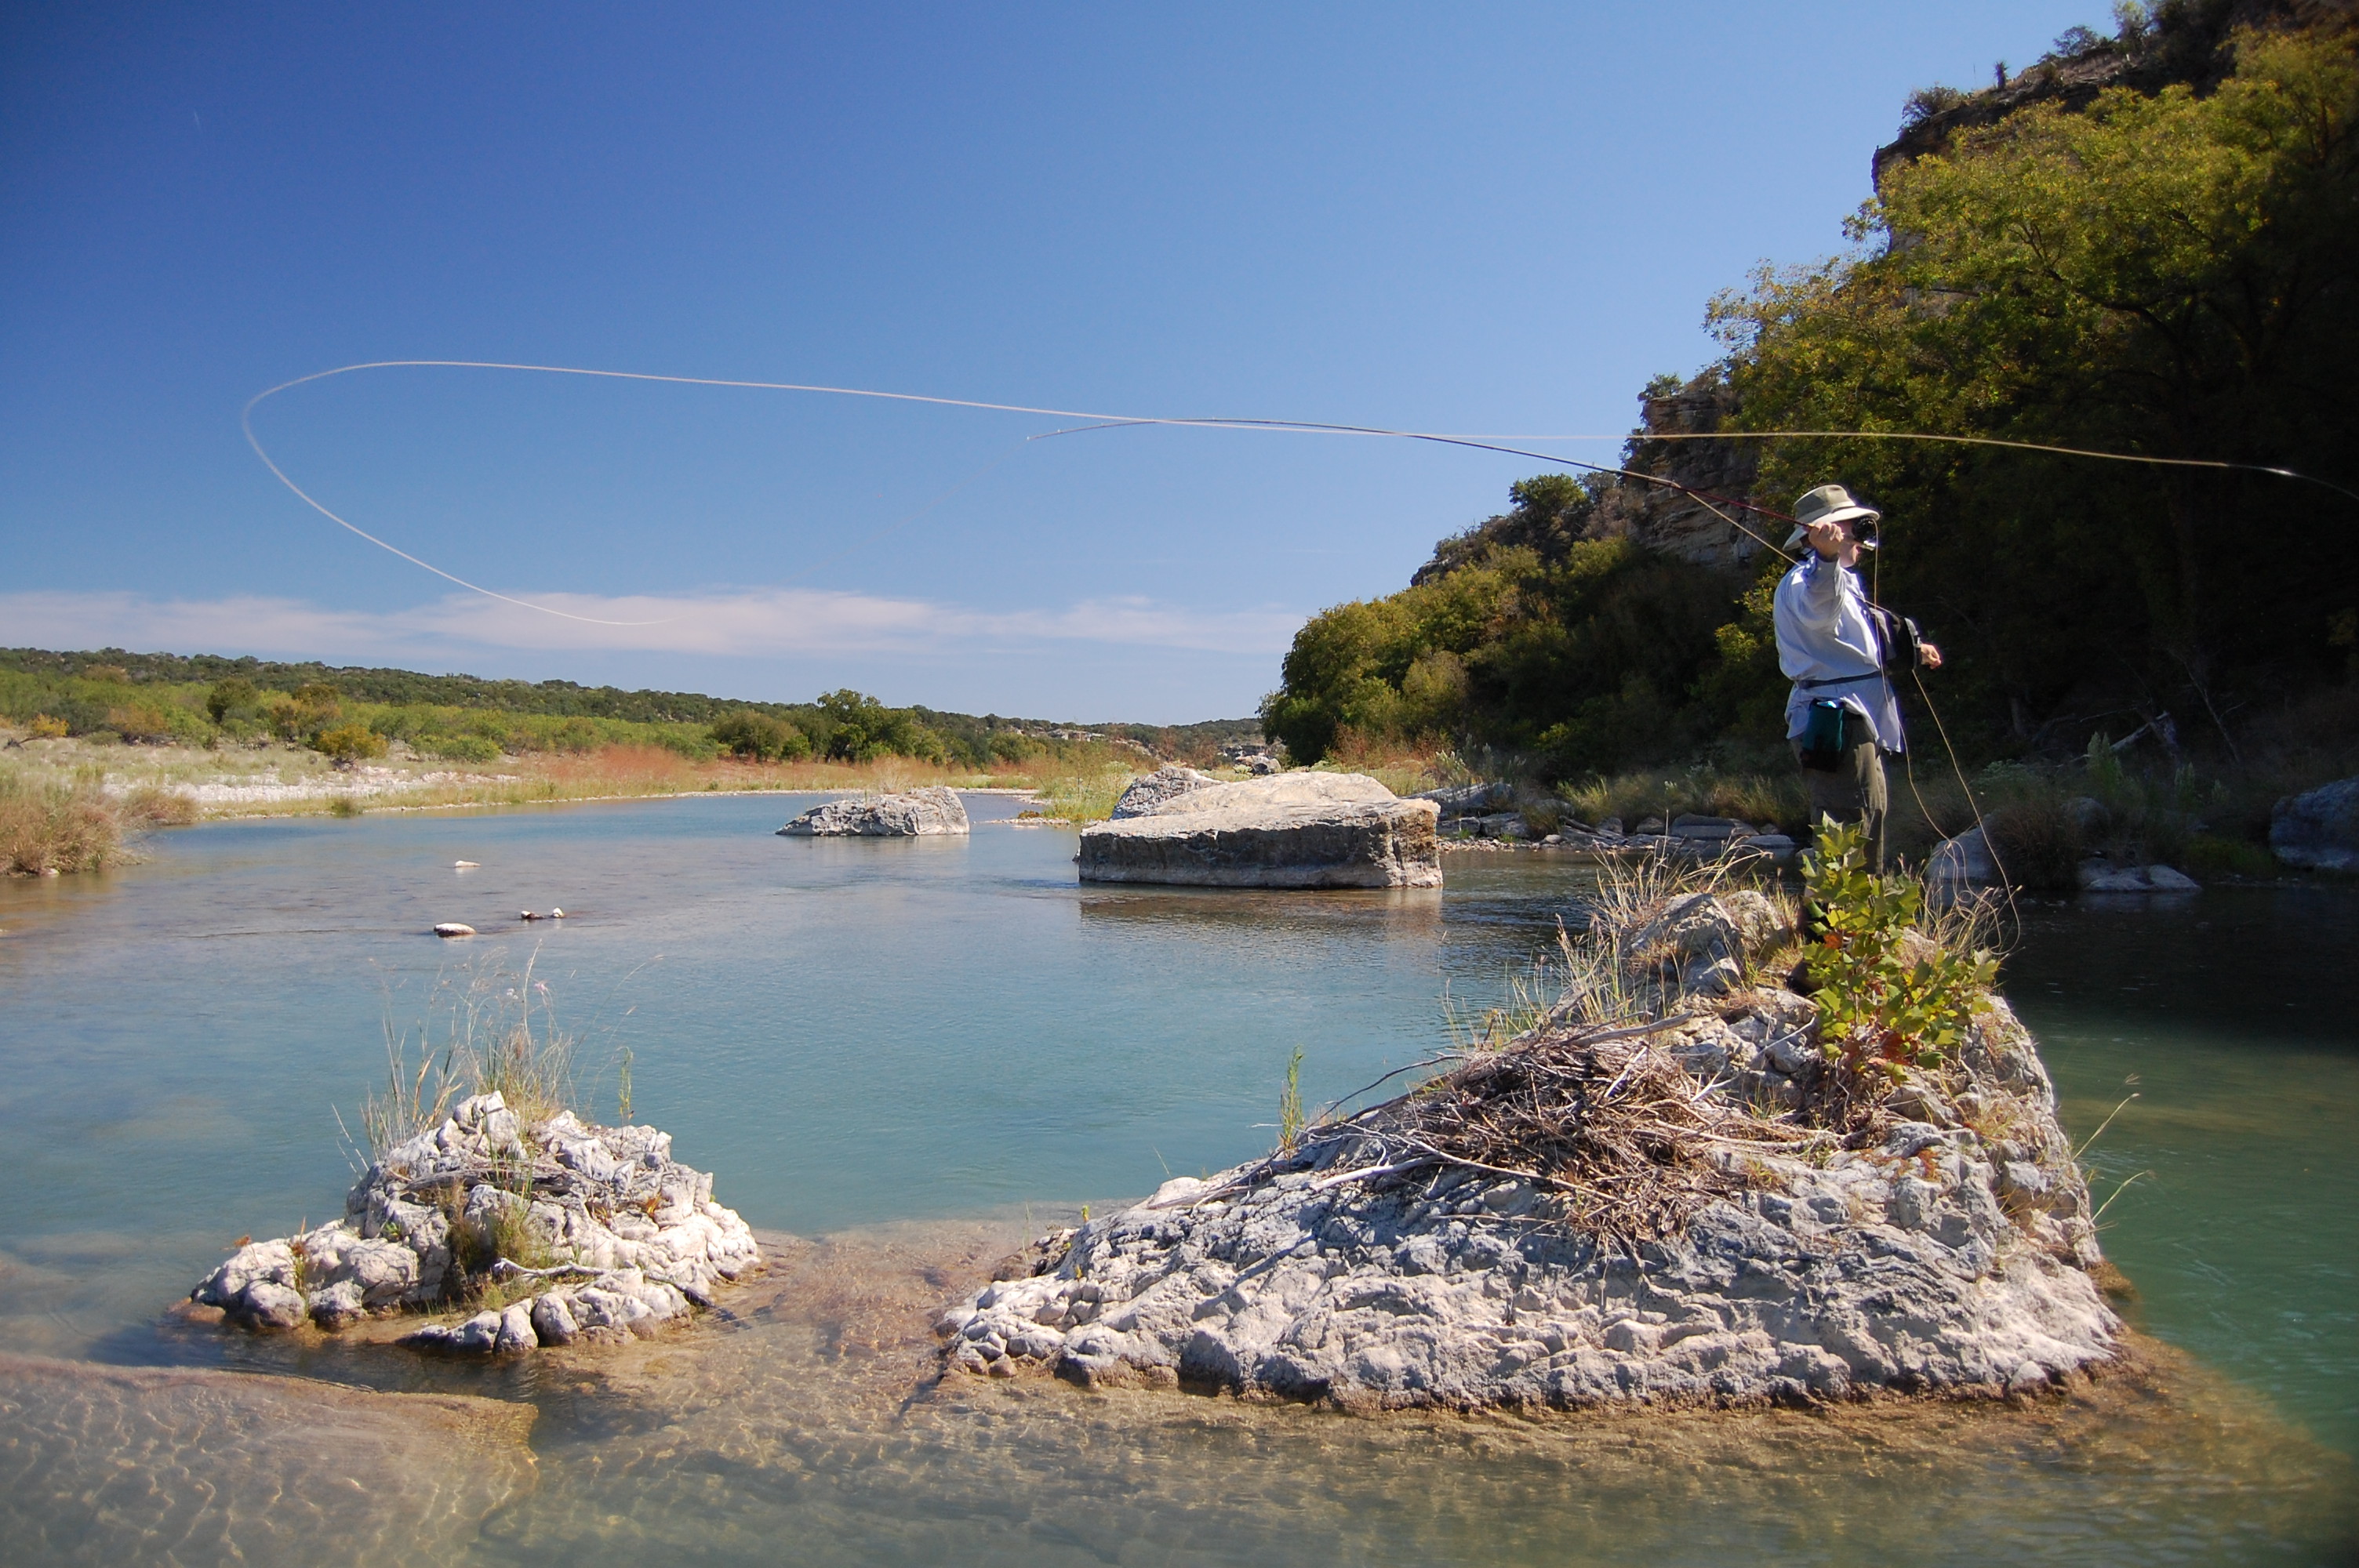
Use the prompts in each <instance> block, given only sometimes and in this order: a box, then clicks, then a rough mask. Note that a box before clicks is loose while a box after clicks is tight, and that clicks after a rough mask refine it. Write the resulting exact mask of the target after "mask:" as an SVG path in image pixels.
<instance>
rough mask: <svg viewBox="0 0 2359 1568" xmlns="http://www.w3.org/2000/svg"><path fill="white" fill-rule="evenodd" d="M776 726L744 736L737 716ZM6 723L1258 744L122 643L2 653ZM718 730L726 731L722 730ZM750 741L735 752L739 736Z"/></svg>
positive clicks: (1243, 731)
mask: <svg viewBox="0 0 2359 1568" xmlns="http://www.w3.org/2000/svg"><path fill="white" fill-rule="evenodd" d="M749 715H750V716H757V717H758V718H760V719H767V720H771V721H773V722H772V723H771V724H769V725H766V726H762V725H756V726H752V727H750V728H749V727H748V726H747V725H746V724H745V719H746V717H747V716H749ZM0 717H5V719H9V720H10V721H12V722H14V723H16V724H17V725H20V726H29V725H33V724H35V723H36V721H37V720H40V721H46V723H47V725H48V726H49V727H52V728H56V729H59V730H61V731H62V732H65V733H72V734H95V733H100V732H103V731H108V732H113V733H115V734H117V735H120V736H122V737H123V738H124V739H126V740H132V741H165V740H179V741H190V742H198V743H201V742H203V741H209V740H211V739H213V738H214V737H215V736H216V735H222V734H226V735H231V736H236V735H241V734H245V733H249V732H251V733H264V732H269V731H272V730H276V731H277V733H279V734H280V735H281V737H282V738H284V739H288V740H303V739H307V738H313V739H315V738H316V736H317V735H318V734H320V733H322V732H325V731H327V730H333V729H335V728H337V727H338V726H339V725H340V724H342V723H357V724H359V725H361V726H362V727H363V728H364V729H367V730H371V731H372V732H374V733H376V734H378V735H379V736H381V737H382V738H383V739H386V740H400V741H410V742H412V743H414V744H417V745H419V749H421V750H425V751H429V752H432V751H441V752H446V753H447V754H450V755H453V756H467V755H469V754H471V752H480V751H481V750H483V749H484V747H486V746H492V747H497V748H499V749H503V750H506V751H510V752H517V751H543V750H581V749H582V748H583V747H584V746H587V745H594V744H598V743H603V742H613V741H647V742H651V743H654V744H658V745H663V746H667V747H669V748H670V749H672V750H675V751H679V752H683V753H686V754H690V755H699V754H701V755H712V754H716V753H717V752H721V751H725V750H729V749H732V747H733V745H735V746H736V747H737V748H738V749H743V748H744V747H745V746H746V745H749V744H751V745H756V746H763V747H767V748H772V749H778V750H782V751H783V754H788V755H799V754H803V752H805V751H817V752H821V753H829V752H831V750H832V748H840V749H842V750H843V751H844V752H847V753H849V752H860V751H863V750H864V751H866V752H867V753H868V754H872V755H873V754H877V753H879V752H897V753H901V754H907V755H915V756H928V755H936V754H939V755H940V756H942V757H943V758H944V759H945V760H957V761H960V762H968V763H970V764H972V765H975V766H979V767H983V766H989V765H991V763H992V762H994V761H1008V760H1011V758H1013V757H1015V756H1016V755H1018V754H1021V753H1022V752H1025V751H1027V749H1037V748H1038V747H1039V746H1046V745H1055V744H1060V743H1068V742H1092V741H1128V742H1130V743H1133V744H1136V745H1137V746H1140V747H1144V748H1145V749H1147V751H1150V752H1154V753H1155V754H1156V755H1158V756H1161V757H1210V756H1213V755H1217V754H1218V752H1220V750H1221V748H1222V747H1223V746H1230V745H1236V744H1240V743H1249V742H1258V741H1259V740H1260V738H1261V723H1260V720H1258V719H1207V720H1204V721H1202V722H1201V723H1196V724H1181V725H1156V724H1136V723H1127V722H1111V723H1095V724H1084V723H1078V722H1075V721H1072V720H1057V719H1016V718H1006V717H1003V716H1001V715H999V714H995V713H991V714H983V715H980V716H977V715H974V714H969V713H951V712H946V711H943V710H940V709H938V708H923V707H910V708H887V707H886V706H885V705H884V704H882V703H880V702H878V701H877V700H876V699H875V698H874V697H866V696H864V695H863V694H861V693H859V692H853V691H840V692H830V693H826V694H823V695H822V696H821V697H818V698H816V699H814V700H812V701H810V702H762V701H756V700H751V699H745V698H736V697H709V696H706V695H704V694H703V693H701V692H682V691H649V690H639V691H625V690H624V689H622V688H621V687H611V686H600V687H585V686H580V685H577V684H575V683H574V682H572V681H562V680H549V681H516V680H486V679H484V678H483V677H481V676H470V675H426V674H422V673H420V672H419V671H416V670H402V669H388V668H384V667H379V666H362V665H325V664H320V663H317V662H305V663H294V664H290V663H282V662H279V661H276V660H270V659H253V658H227V657H224V656H222V655H220V654H135V653H130V652H128V651H126V650H125V649H121V648H101V649H96V650H90V651H82V652H53V651H51V650H49V649H44V648H7V649H0ZM716 727H718V729H719V730H720V731H721V733H720V734H718V735H716V734H715V732H714V731H715V730H716ZM745 736H752V737H754V739H753V740H751V741H745V740H742V739H740V737H745Z"/></svg>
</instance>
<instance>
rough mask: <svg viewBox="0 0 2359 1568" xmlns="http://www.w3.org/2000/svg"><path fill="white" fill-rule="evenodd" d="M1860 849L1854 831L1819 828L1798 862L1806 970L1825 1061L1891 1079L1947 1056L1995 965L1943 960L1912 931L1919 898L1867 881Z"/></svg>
mask: <svg viewBox="0 0 2359 1568" xmlns="http://www.w3.org/2000/svg"><path fill="white" fill-rule="evenodd" d="M1802 869H1803V875H1804V879H1805V881H1806V882H1807V884H1808V887H1809V890H1810V899H1811V902H1812V903H1813V905H1814V906H1815V909H1816V913H1817V915H1818V918H1819V921H1820V926H1819V928H1818V930H1817V931H1816V932H1814V934H1813V938H1812V942H1811V945H1810V948H1809V956H1808V958H1807V962H1808V964H1809V966H1810V979H1812V980H1813V981H1814V982H1816V984H1817V987H1818V992H1817V1000H1818V1003H1819V1042H1820V1048H1821V1050H1823V1051H1824V1052H1825V1053H1826V1054H1827V1057H1828V1059H1829V1060H1830V1061H1831V1062H1835V1063H1839V1064H1841V1065H1844V1066H1847V1067H1849V1068H1851V1069H1852V1070H1853V1071H1854V1072H1856V1073H1862V1074H1864V1073H1867V1072H1870V1071H1879V1072H1882V1073H1885V1074H1886V1075H1887V1076H1892V1077H1897V1076H1900V1072H1901V1070H1902V1068H1903V1067H1904V1066H1906V1065H1909V1064H1912V1063H1913V1064H1915V1065H1919V1066H1936V1065H1940V1063H1942V1062H1944V1061H1946V1060H1949V1059H1951V1058H1953V1057H1954V1056H1955V1054H1956V1053H1957V1049H1958V1044H1959V1037H1960V1035H1961V1034H1962V1032H1963V1031H1964V1029H1965V1027H1966V1025H1967V1024H1968V1023H1969V1022H1972V1020H1973V1011H1974V1008H1975V1006H1976V1004H1977V1003H1978V1001H1979V1000H1980V999H1981V997H1982V996H1983V994H1984V992H1986V991H1987V990H1988V989H1990V986H1991V983H1992V982H1993V981H1994V980H1995V979H1997V976H1998V961H1997V960H1996V959H1995V958H1993V957H1991V956H1990V955H1989V954H1987V953H1985V952H1982V951H1979V950H1972V949H1970V950H1968V951H1965V952H1953V951H1951V950H1949V949H1947V948H1944V947H1943V946H1940V944H1939V943H1936V942H1934V941H1933V940H1932V939H1931V938H1930V937H1928V936H1925V935H1923V934H1922V933H1921V932H1919V931H1917V930H1916V929H1915V925H1916V922H1917V919H1918V916H1919V914H1920V913H1921V912H1922V909H1923V905H1924V896H1925V892H1924V889H1923V888H1922V887H1921V886H1919V884H1918V883H1917V882H1915V881H1912V880H1910V879H1908V878H1906V877H1881V876H1877V875H1875V873H1873V872H1871V871H1868V869H1867V854H1866V849H1865V848H1864V834H1863V832H1862V831H1861V829H1860V827H1859V826H1858V825H1857V824H1855V823H1848V824H1843V825H1840V826H1838V825H1837V824H1836V823H1834V822H1833V821H1832V820H1831V819H1828V818H1821V820H1820V826H1819V839H1818V847H1817V849H1815V850H1814V851H1813V852H1811V853H1810V854H1807V855H1805V856H1804V857H1803V858H1802Z"/></svg>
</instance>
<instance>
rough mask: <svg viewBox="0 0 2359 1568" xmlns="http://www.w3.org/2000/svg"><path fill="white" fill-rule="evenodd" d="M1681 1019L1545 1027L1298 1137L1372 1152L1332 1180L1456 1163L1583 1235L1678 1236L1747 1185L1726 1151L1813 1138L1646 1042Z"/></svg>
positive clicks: (1634, 1239) (1630, 1241)
mask: <svg viewBox="0 0 2359 1568" xmlns="http://www.w3.org/2000/svg"><path fill="white" fill-rule="evenodd" d="M1678 1022H1682V1021H1681V1020H1680V1019H1672V1020H1668V1021H1666V1022H1659V1023H1655V1024H1650V1025H1642V1026H1640V1027H1638V1028H1636V1029H1621V1030H1606V1031H1598V1030H1542V1031H1539V1032H1538V1033H1534V1034H1531V1035H1528V1036H1527V1037H1526V1038H1525V1039H1523V1040H1521V1041H1518V1042H1517V1043H1516V1044H1512V1045H1510V1046H1508V1047H1506V1049H1504V1050H1499V1051H1485V1052H1480V1053H1474V1054H1468V1055H1466V1056H1464V1057H1462V1058H1461V1060H1460V1065H1458V1066H1457V1067H1456V1068H1454V1069H1453V1070H1451V1071H1450V1072H1447V1073H1445V1074H1443V1075H1441V1076H1439V1077H1436V1078H1434V1079H1432V1080H1430V1081H1429V1082H1428V1083H1426V1084H1424V1085H1423V1086H1421V1087H1419V1088H1417V1089H1415V1090H1412V1091H1411V1092H1410V1093H1408V1094H1406V1095H1403V1096H1401V1097H1400V1098H1397V1099H1394V1100H1390V1101H1387V1102H1386V1103H1385V1104H1383V1105H1380V1106H1376V1107H1374V1108H1370V1109H1368V1110H1366V1111H1364V1112H1362V1113H1361V1114H1359V1115H1358V1116H1354V1117H1352V1118H1350V1119H1347V1120H1344V1121H1341V1122H1335V1123H1331V1124H1329V1125H1328V1126H1327V1127H1324V1128H1321V1129H1316V1130H1314V1131H1313V1132H1312V1133H1311V1134H1310V1135H1307V1136H1306V1138H1305V1143H1306V1144H1309V1143H1310V1142H1312V1141H1325V1137H1330V1136H1334V1135H1338V1134H1345V1133H1348V1134H1350V1135H1353V1136H1354V1137H1355V1138H1357V1139H1358V1140H1361V1141H1363V1142H1364V1144H1369V1143H1372V1144H1373V1145H1374V1147H1375V1150H1376V1151H1377V1152H1379V1158H1377V1159H1376V1160H1375V1161H1374V1162H1372V1163H1369V1164H1366V1165H1364V1166H1362V1167H1361V1168H1360V1169H1359V1170H1357V1171H1353V1172H1346V1173H1343V1174H1341V1175H1339V1176H1333V1177H1329V1178H1327V1184H1340V1183H1341V1182H1343V1181H1348V1180H1351V1179H1353V1177H1355V1176H1357V1177H1361V1178H1373V1179H1378V1180H1381V1179H1385V1178H1387V1177H1396V1176H1403V1175H1406V1174H1407V1173H1408V1172H1411V1171H1415V1170H1419V1169H1420V1168H1423V1167H1428V1166H1431V1165H1437V1164H1439V1165H1446V1166H1459V1167H1462V1168H1467V1169H1472V1170H1475V1171H1483V1172H1488V1173H1492V1174H1495V1175H1501V1176H1514V1177H1520V1178H1522V1179H1524V1180H1526V1181H1529V1182H1531V1183H1533V1184H1535V1185H1537V1186H1538V1187H1541V1188H1542V1189H1544V1190H1549V1191H1553V1192H1555V1193H1557V1194H1560V1195H1561V1204H1562V1218H1563V1222H1564V1223H1565V1224H1567V1225H1569V1226H1570V1227H1571V1228H1573V1229H1575V1230H1578V1231H1580V1232H1582V1233H1583V1234H1586V1235H1590V1236H1594V1237H1597V1238H1601V1239H1604V1240H1609V1241H1613V1242H1617V1243H1619V1244H1622V1245H1624V1246H1636V1244H1637V1243H1638V1242H1640V1241H1642V1240H1659V1239H1662V1238H1667V1237H1670V1236H1673V1235H1676V1234H1678V1233H1679V1232H1680V1231H1681V1230H1683V1229H1684V1228H1685V1227H1686V1225H1687V1222H1688V1220H1689V1218H1690V1217H1691V1216H1692V1215H1693V1214H1694V1213H1695V1211H1696V1210H1697V1209H1699V1208H1701V1206H1703V1205H1704V1204H1706V1203H1708V1202H1710V1201H1711V1200H1712V1198H1713V1197H1715V1196H1719V1195H1723V1194H1727V1193H1732V1192H1736V1191H1739V1190H1741V1189H1742V1188H1743V1187H1744V1186H1745V1175H1744V1174H1743V1173H1742V1172H1743V1167H1742V1163H1741V1162H1740V1161H1738V1160H1733V1159H1731V1158H1729V1156H1730V1155H1731V1154H1732V1153H1734V1154H1739V1155H1741V1154H1742V1153H1743V1152H1745V1151H1746V1150H1758V1151H1761V1152H1768V1151H1770V1150H1772V1149H1777V1148H1780V1147H1784V1146H1788V1145H1791V1144H1794V1143H1797V1142H1799V1141H1802V1140H1804V1139H1806V1138H1808V1137H1809V1136H1810V1133H1809V1132H1808V1131H1807V1130H1804V1129H1802V1128H1799V1127H1796V1126H1793V1125H1791V1124H1789V1123H1785V1122H1777V1121H1770V1120H1767V1119H1763V1118H1761V1117H1758V1116H1756V1115H1754V1114H1752V1113H1751V1112H1749V1111H1748V1110H1746V1109H1745V1108H1742V1107H1738V1106H1732V1105H1729V1104H1726V1103H1724V1102H1723V1100H1722V1099H1721V1097H1719V1096H1717V1095H1714V1094H1713V1093H1712V1087H1713V1086H1711V1085H1699V1084H1698V1083H1697V1082H1696V1081H1695V1080H1694V1079H1693V1078H1692V1077H1690V1076H1689V1075H1688V1073H1687V1072H1686V1070H1685V1069H1684V1068H1682V1067H1681V1066H1680V1064H1679V1063H1678V1062H1677V1061H1676V1060H1674V1059H1673V1058H1672V1057H1671V1056H1670V1055H1669V1054H1668V1053H1666V1052H1664V1051H1663V1050H1662V1049H1661V1048H1659V1047H1658V1046H1657V1045H1656V1044H1654V1043H1653V1042H1652V1041H1651V1039H1649V1038H1648V1036H1650V1035H1653V1034H1656V1033H1661V1032H1662V1031H1663V1030H1665V1029H1668V1028H1670V1027H1672V1026H1673V1025H1675V1024H1677V1023H1678ZM1322 1135H1324V1136H1322Z"/></svg>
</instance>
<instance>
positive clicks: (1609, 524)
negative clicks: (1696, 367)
mask: <svg viewBox="0 0 2359 1568" xmlns="http://www.w3.org/2000/svg"><path fill="white" fill-rule="evenodd" d="M1639 405H1640V409H1641V419H1642V423H1641V425H1640V427H1639V429H1638V431H1637V432H1636V434H1635V435H1633V436H1632V437H1631V439H1630V446H1629V448H1628V449H1627V450H1626V452H1625V455H1624V457H1623V466H1624V467H1625V468H1627V469H1629V470H1631V471H1633V472H1635V473H1646V474H1654V475H1657V476H1658V477H1660V478H1663V479H1667V480H1669V481H1672V482H1673V483H1676V484H1681V485H1685V486H1687V487H1688V488H1689V489H1690V490H1698V491H1701V492H1704V493H1706V494H1707V495H1715V496H1720V495H1724V496H1732V497H1736V498H1740V499H1746V500H1750V499H1752V492H1753V483H1754V480H1755V477H1756V475H1757V474H1758V472H1759V471H1760V468H1761V452H1760V443H1758V442H1756V441H1686V440H1662V439H1659V437H1660V436H1662V435H1704V434H1709V433H1711V432H1712V431H1715V430H1718V429H1719V428H1720V427H1722V426H1723V424H1724V423H1725V422H1726V421H1727V420H1728V418H1729V416H1731V415H1733V414H1734V412H1735V411H1736V395H1735V393H1734V390H1733V389H1731V388H1730V386H1729V384H1728V382H1727V379H1726V377H1725V376H1723V374H1722V373H1721V372H1720V370H1719V368H1718V367H1716V366H1715V367H1714V368H1712V369H1711V370H1708V371H1705V372H1704V373H1702V374H1701V375H1699V376H1697V377H1696V378H1695V379H1694V380H1692V381H1690V382H1689V383H1688V384H1686V385H1684V386H1682V387H1680V388H1679V390H1677V391H1676V392H1669V393H1649V394H1648V395H1646V396H1644V397H1642V398H1640V399H1639ZM1650 438H1654V439H1650ZM1763 504H1765V505H1767V504H1775V503H1769V502H1765V503H1763ZM1720 511H1721V512H1724V513H1728V514H1731V515H1733V516H1735V517H1737V518H1739V519H1740V520H1741V521H1743V522H1744V524H1745V527H1748V528H1751V529H1753V530H1754V532H1755V533H1756V534H1761V535H1769V534H1771V533H1772V531H1773V530H1775V529H1777V528H1779V527H1781V526H1782V524H1777V523H1776V522H1774V521H1773V520H1769V519H1764V518H1759V517H1756V516H1753V515H1750V514H1745V513H1740V512H1738V511H1736V509H1735V508H1734V507H1731V506H1722V507H1721V508H1720ZM1583 536H1584V537H1587V538H1592V539H1614V538H1626V539H1630V540H1633V541H1635V542H1636V543H1637V544H1639V545H1642V546H1646V547H1647V549H1650V550H1658V551H1660V552H1661V553H1663V554H1664V555H1668V556H1676V557H1679V558H1680V559H1681V560H1684V561H1692V562H1694V563H1696V564H1697V565H1699V566H1710V567H1739V566H1743V565H1745V563H1746V562H1748V561H1750V560H1752V559H1753V558H1754V557H1756V556H1758V555H1759V554H1760V553H1761V547H1762V546H1761V543H1760V541H1759V540H1758V539H1756V538H1755V537H1753V536H1752V535H1748V534H1746V533H1745V531H1744V529H1740V528H1735V527H1732V526H1730V524H1728V523H1727V522H1725V521H1723V519H1722V518H1721V517H1720V516H1719V515H1718V514H1715V513H1714V512H1713V511H1712V508H1711V507H1710V506H1707V505H1705V504H1704V503H1702V502H1701V501H1698V500H1697V499H1695V498H1694V497H1693V496H1691V495H1686V494H1682V493H1681V492H1679V491H1676V490H1672V489H1669V488H1668V487H1666V486H1663V485H1658V484H1648V483H1646V482H1645V481H1640V480H1627V479H1625V480H1622V481H1617V482H1616V483H1614V485H1612V486H1610V487H1608V488H1607V489H1606V490H1604V491H1603V492H1602V493H1600V495H1599V496H1598V498H1597V504H1596V506H1595V507H1594V508H1593V510H1592V511H1591V513H1590V517H1589V523H1588V526H1587V527H1586V529H1585V530H1584V531H1583Z"/></svg>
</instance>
